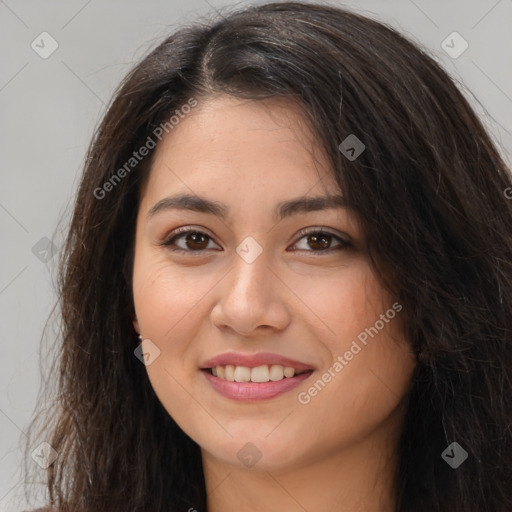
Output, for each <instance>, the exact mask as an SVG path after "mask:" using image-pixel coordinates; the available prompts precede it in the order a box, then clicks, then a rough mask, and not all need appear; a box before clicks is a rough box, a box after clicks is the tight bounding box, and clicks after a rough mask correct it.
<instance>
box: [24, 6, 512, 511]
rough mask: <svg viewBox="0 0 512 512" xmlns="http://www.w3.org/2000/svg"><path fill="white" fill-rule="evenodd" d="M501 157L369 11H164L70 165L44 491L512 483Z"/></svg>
mask: <svg viewBox="0 0 512 512" xmlns="http://www.w3.org/2000/svg"><path fill="white" fill-rule="evenodd" d="M510 180H511V178H510V173H509V170H508V169H507V167H506V165H505V163H504V162H503V160H502V159H501V158H500V156H499V154H498V151H497V150H496V148H495V147H494V146H493V144H492V142H491V140H490V138H489V136H488V134H487V133H486V132H485V131H484V129H483V127H482V124H481V123H480V121H479V120H478V118H477V117H476V115H475V114H474V113H473V111H472V110H471V108H470V107H469V105H468V103H467V102H466V100H465V99H464V98H463V96H462V95H461V93H460V92H459V91H458V89H457V88H456V87H455V86H454V84H453V83H452V81H451V80H450V78H449V77H448V76H447V74H446V73H445V72H444V71H443V70H442V69H441V68H440V67H439V66H438V65H437V64H436V63H435V62H434V61H433V60H432V59H431V58H430V57H428V56H427V55H426V54H425V53H423V52H422V51H421V50H419V49H418V48H417V47H416V46H414V45H413V44H412V43H411V42H409V41H408V40H407V39H405V38H404V37H403V36H401V35H399V34H397V33H396V32H395V31H393V30H392V29H390V28H389V27H387V26H385V25H383V24H380V23H378V22H376V21H373V20H370V19H367V18H364V17H362V16H359V15H356V14H353V13H350V12H347V11H345V10H342V9H338V8H334V7H326V6H320V5H309V4H305V3H295V2H294V3H286V2H285V3H275V4H267V5H262V6H258V7H251V8H247V9H245V10H240V11H237V12H234V13H233V14H231V15H230V16H228V17H227V18H225V19H223V20H221V21H218V22H214V23H209V24H206V23H205V24H197V25H193V26H190V27H186V28H183V29H182V30H180V31H178V32H177V33H175V34H173V35H171V36H170V37H169V38H168V39H166V40H165V41H164V42H163V43H162V44H161V45H160V46H158V48H156V49H155V50H154V51H153V52H151V53H150V54H149V55H148V56H147V57H146V58H145V59H144V60H143V61H142V62H141V63H140V64H138V65H137V66H136V67H135V68H134V69H133V71H132V72H131V73H130V74H129V75H128V76H127V77H126V78H125V80H124V81H123V83H122V85H121V87H120V89H119V90H118V91H117V93H116V95H115V98H114V100H113V102H112V104H111V106H110V108H109V110H108V112H107V113H106V115H105V118H104V120H103V122H102V124H101V126H100V127H99V129H98V132H97V134H96V136H95V139H94V141H93V142H92V144H91V148H90V151H89V155H88V159H87V164H86V168H85V170H84V175H83V179H82V182H81V184H80V188H79V191H78V195H77V199H76V206H75V211H74V216H73V220H72V224H71V228H70V232H69V237H68V241H67V245H66V250H65V255H64V259H63V261H62V274H61V307H62V316H63V333H62V334H63V338H62V339H63V342H62V348H61V350H62V354H61V355H60V360H59V364H60V373H59V391H58V397H57V401H56V408H57V409H56V411H55V412H54V414H53V416H52V417H51V420H50V422H49V425H48V429H49V431H50V432H51V435H50V437H48V436H47V437H46V438H45V439H47V440H48V443H49V444H50V445H51V448H52V449H54V450H55V452H56V454H58V457H57V458H56V459H55V460H54V461H52V463H51V464H49V467H48V490H49V496H50V504H51V505H52V506H53V507H54V509H55V510H59V511H68V510H73V511H81V510H83V511H86V510H87V511H93V510H94V511H96V510H105V511H107V510H108V511H114V510H116V511H117V510H119V511H121V510H122V511H126V510H130V511H153V510H154V511H163V510H166V511H169V510H172V511H174V510H176V511H178V510H188V511H189V512H192V511H194V510H196V511H206V510H207V511H208V512H217V511H220V510H235V509H236V510H250V511H277V510H287V511H295V510H297V511H299V510H315V511H328V510H336V511H343V512H345V511H350V512H352V511H356V510H357V511H363V510H364V511H369V510H371V511H379V512H390V511H397V512H405V511H415V512H422V511H432V510H436V511H450V512H453V511H465V512H467V511H469V512H472V511H475V512H476V511H479V512H480V511H482V510H486V511H492V512H498V511H506V510H511V507H512V495H511V491H510V489H511V486H510V484H511V480H512V479H511V476H512V468H511V466H512V464H511V458H510V453H512V436H511V431H510V427H509V426H510V424H511V421H512V399H511V396H512V394H511V364H512V363H511V361H512V357H511V356H512V349H511V342H512V317H511V315H510V311H511V308H512V265H511V261H512V235H511V228H512V202H511V201H509V200H507V199H506V197H505V196H504V191H505V190H506V189H507V188H508V187H510ZM34 443H35V441H34V440H31V443H30V446H31V447H32V448H33V446H34Z"/></svg>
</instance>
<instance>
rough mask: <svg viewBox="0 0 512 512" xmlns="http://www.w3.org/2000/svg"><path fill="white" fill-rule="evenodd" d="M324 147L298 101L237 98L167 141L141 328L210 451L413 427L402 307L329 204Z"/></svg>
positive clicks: (281, 448) (263, 448)
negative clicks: (406, 412)
mask: <svg viewBox="0 0 512 512" xmlns="http://www.w3.org/2000/svg"><path fill="white" fill-rule="evenodd" d="M318 147H319V146H318V144H316V148H317V149H316V150H315V149H314V148H315V141H314V140H313V138H312V136H311V134H310V132H309V131H308V130H307V129H306V128H305V127H304V125H303V123H302V118H301V114H300V112H299V111H298V110H296V109H295V108H294V107H293V105H292V104H291V103H286V102H285V101H284V100H281V101H278V100H271V101H269V100H265V101H264V102H261V101H260V102H255V101H242V100H237V99H233V98H230V97H225V96H221V97H217V98H216V99H209V100H208V101H206V102H204V101H200V102H199V105H198V106H197V107H196V108H195V109H194V110H193V111H192V112H190V113H189V114H188V116H186V117H184V118H183V119H181V120H180V122H179V124H178V125H176V126H174V128H173V129H172V130H171V131H170V132H169V134H168V135H167V136H166V137H165V138H163V140H162V142H161V143H160V145H159V146H158V147H157V149H156V155H155V160H154V163H153V166H152V169H151V172H150V175H149V179H148V182H147V185H146V187H145V189H144V193H143V196H142V200H141V203H140V208H139V212H138V218H137V231H136V246H135V263H134V272H133V290H134V301H135V311H136V318H135V319H134V326H135V329H136V330H137V332H139V333H140V334H141V335H142V337H143V339H144V340H151V341H150V342H148V341H145V342H144V344H143V347H144V351H145V352H148V353H149V354H150V355H149V356H148V360H147V363H148V364H147V366H146V369H147V372H148V375H149V379H150V381H151V384H152V386H153V388H154V390H155V392H156V394H157V396H158V398H159V399H160V401H161V402H162V404H163V406H164V407H165V408H166V410H167V411H168V412H169V414H170V415H171V416H172V417H173V418H174V420H175V421H176V422H177V423H178V424H179V425H180V427H181V428H182V429H183V430H184V431H185V432H186V433H187V434H188V435H189V436H190V437H191V438H192V439H194V440H195V441H196V442H197V443H198V444H199V445H200V446H201V448H202V450H203V455H204V456H207V457H209V458H210V459H213V460H219V461H222V462H224V463H228V464H232V465H236V466H240V467H241V466H244V465H245V466H248V467H250V466H252V465H254V464H255V463H256V464H257V467H258V468H262V469H274V470H275V469H286V468H289V467H297V465H300V464H309V463H311V462H313V461H315V460H319V459H321V458H323V457H327V456H331V455H333V454H341V453H343V451H344V450H347V449H348V448H353V447H354V446H357V445H358V443H363V442H365V440H368V439H371V437H372V436H374V435H376V433H378V432H381V431H383V429H384V430H385V429H387V430H388V431H389V432H391V433H390V435H392V436H393V435H396V432H397V429H398V428H399V425H400V418H401V414H402V409H403V408H402V407H400V405H401V403H402V399H403V397H404V394H405V393H406V391H407V389H408V387H409V382H410V377H411V372H412V369H413V366H414V357H413V355H412V353H411V351H410V349H409V346H408V344H407V342H406V341H405V340H404V339H403V337H402V334H401V319H400V316H401V313H400V309H401V305H400V304H398V303H396V302H394V303H393V300H392V299H391V298H390V297H389V296H388V294H387V293H386V292H385V291H384V289H383V288H382V287H381V285H380V284H379V282H378V280H377V278H376V276H375V274H374V273H373V271H372V269H371V268H370V265H369V262H368V260H367V256H366V253H365V241H364V238H363V233H362V231H361V230H360V229H359V227H358V225H357V222H356V218H355V216H354V215H353V213H351V212H350V210H348V209H347V208H345V207H343V204H342V201H337V200H333V201H326V204H325V205H322V204H321V203H322V200H323V199H326V198H327V197H328V196H329V197H331V196H333V197H338V196H339V192H338V190H337V187H336V184H335V182H334V178H333V177H332V175H331V172H330V170H329V167H328V164H327V161H326V159H325V158H324V157H323V155H322V154H320V151H319V150H318ZM182 196H187V198H184V197H182ZM180 197H181V199H179V198H180ZM306 200H307V201H306ZM178 229H180V230H182V231H184V232H180V233H177V230H178ZM185 230H187V231H188V230H190V231H191V233H188V234H187V231H185ZM158 351H159V353H158ZM212 367H215V368H214V369H213V370H211V369H210V368H212ZM292 369H293V370H295V371H293V370H292ZM215 374H216V375H215ZM297 374H298V375H297ZM292 375H293V376H292ZM233 379H234V380H233ZM249 379H250V382H247V381H248V380H249ZM253 381H254V382H253ZM397 418H398V419H397ZM390 425H393V427H392V428H391V430H390ZM397 425H398V427H397ZM248 443H250V444H248Z"/></svg>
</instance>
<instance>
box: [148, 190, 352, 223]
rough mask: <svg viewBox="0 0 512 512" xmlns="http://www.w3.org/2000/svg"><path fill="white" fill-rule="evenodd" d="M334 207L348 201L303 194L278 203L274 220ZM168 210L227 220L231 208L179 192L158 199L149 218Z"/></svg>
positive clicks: (331, 196)
mask: <svg viewBox="0 0 512 512" xmlns="http://www.w3.org/2000/svg"><path fill="white" fill-rule="evenodd" d="M332 208H347V203H346V201H345V200H344V198H343V197H342V196H340V195H327V196H320V197H307V196H301V197H297V198H295V199H290V200H288V201H282V202H280V203H278V204H277V206H276V208H275V210H274V212H273V218H274V220H278V219H279V220H280V219H284V218H285V217H290V216H292V215H297V214H300V213H308V212H314V211H319V210H327V209H332ZM166 210H190V211H194V212H199V213H208V214H212V215H215V216H216V217H219V218H220V219H222V220H225V219H226V217H227V216H228V212H229V208H228V207H227V206H226V205H225V204H223V203H219V202H218V201H211V200H210V199H207V198H205V197H201V196H197V195H192V194H178V195H175V196H170V197H165V198H163V199H161V200H160V201H158V202H157V203H156V204H155V205H154V206H153V207H152V208H151V209H150V210H149V211H148V213H147V220H149V219H150V218H152V217H153V216H155V215H156V214H157V213H159V212H162V211H166Z"/></svg>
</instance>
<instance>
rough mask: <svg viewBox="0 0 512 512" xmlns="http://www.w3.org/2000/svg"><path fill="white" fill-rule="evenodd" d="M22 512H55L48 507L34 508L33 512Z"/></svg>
mask: <svg viewBox="0 0 512 512" xmlns="http://www.w3.org/2000/svg"><path fill="white" fill-rule="evenodd" d="M23 512H55V511H52V509H51V508H50V507H43V508H36V509H35V510H24V511H23Z"/></svg>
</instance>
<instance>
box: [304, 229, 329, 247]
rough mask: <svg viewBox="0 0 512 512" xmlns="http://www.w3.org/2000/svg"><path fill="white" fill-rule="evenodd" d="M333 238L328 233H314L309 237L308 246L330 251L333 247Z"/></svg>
mask: <svg viewBox="0 0 512 512" xmlns="http://www.w3.org/2000/svg"><path fill="white" fill-rule="evenodd" d="M332 238H333V237H332V236H331V235H329V234H327V233H318V234H317V233H313V234H311V235H308V244H309V246H310V247H311V248H312V249H317V250H322V249H328V248H329V246H330V245H331V241H332Z"/></svg>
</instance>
